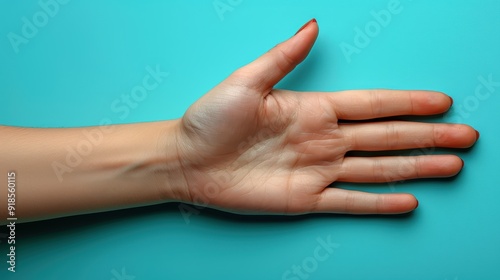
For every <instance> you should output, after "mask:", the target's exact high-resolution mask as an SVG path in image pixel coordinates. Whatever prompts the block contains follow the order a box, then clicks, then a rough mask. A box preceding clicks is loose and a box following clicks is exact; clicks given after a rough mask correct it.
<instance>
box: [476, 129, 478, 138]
mask: <svg viewBox="0 0 500 280" xmlns="http://www.w3.org/2000/svg"><path fill="white" fill-rule="evenodd" d="M477 139H479V131H477V130H476V140H477Z"/></svg>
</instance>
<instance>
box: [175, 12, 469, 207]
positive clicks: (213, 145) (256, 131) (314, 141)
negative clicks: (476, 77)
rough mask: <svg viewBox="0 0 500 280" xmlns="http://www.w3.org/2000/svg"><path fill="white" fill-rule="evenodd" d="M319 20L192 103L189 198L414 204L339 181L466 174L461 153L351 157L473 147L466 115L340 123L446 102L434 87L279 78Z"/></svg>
mask: <svg viewBox="0 0 500 280" xmlns="http://www.w3.org/2000/svg"><path fill="white" fill-rule="evenodd" d="M317 35H318V26H317V24H316V21H314V20H313V21H310V22H309V23H307V24H306V25H305V26H304V27H303V29H301V30H300V31H299V32H298V33H297V34H296V35H295V36H293V37H292V38H290V39H289V40H287V41H285V42H283V43H281V44H279V45H278V46H276V47H275V48H273V49H272V50H270V51H269V52H268V53H266V54H264V55H263V56H262V57H260V58H258V59H257V60H255V61H254V62H252V63H250V64H249V65H246V66H244V67H243V68H240V69H238V70H237V71H235V72H234V73H233V74H232V75H230V76H229V77H228V78H227V79H226V80H224V81H223V82H222V83H221V84H219V85H218V86H216V87H215V88H214V89H212V90H211V91H210V92H208V93H207V94H206V95H205V96H203V97H202V98H201V99H200V100H199V101H198V102H196V103H195V104H194V105H193V106H191V107H190V108H189V110H188V111H187V112H186V114H185V115H184V117H183V118H182V120H181V121H180V122H179V131H180V134H179V136H178V142H177V143H178V152H179V156H180V158H181V159H182V160H181V164H182V168H183V171H184V177H185V180H186V185H187V186H188V187H187V188H188V191H187V192H186V193H185V198H184V200H185V201H188V202H192V203H198V204H204V205H207V206H209V207H213V208H217V209H222V210H225V211H230V212H237V213H252V214H259V213H276V214H303V213H310V212H327V213H351V214H390V213H405V212H409V211H412V210H413V209H415V208H416V207H417V205H418V202H417V200H416V199H415V197H414V196H413V195H411V194H372V193H364V192H357V191H350V190H344V189H339V188H335V187H328V186H329V185H330V184H332V182H335V181H344V182H387V181H396V180H406V179H413V178H426V177H449V176H453V175H455V174H457V173H458V172H459V171H460V170H461V168H462V166H463V161H462V160H461V159H460V158H459V157H457V156H454V155H422V156H410V157H402V156H401V157H395V156H387V157H349V156H346V153H347V152H349V151H353V150H359V151H385V150H400V149H414V148H424V147H449V148H465V147H469V146H471V145H473V144H474V142H475V141H476V139H477V137H478V134H477V132H476V131H475V130H474V129H473V128H471V127H469V126H466V125H457V124H430V123H418V122H403V121H384V122H371V123H370V122H360V123H358V122H356V123H352V122H351V123H341V122H339V120H363V121H364V120H367V121H369V120H370V119H376V118H381V117H388V116H401V115H432V114H439V113H443V112H445V111H447V110H448V109H449V107H450V106H451V104H452V100H451V98H450V97H448V96H446V95H445V94H442V93H439V92H432V91H396V90H353V91H343V92H334V93H326V92H294V91H289V90H278V89H274V88H273V87H274V86H275V84H276V83H277V82H278V81H280V80H281V79H282V78H283V77H284V76H285V75H286V74H287V73H289V72H290V71H291V70H292V69H294V67H295V66H296V65H297V64H298V63H300V62H301V61H302V60H303V59H304V58H305V57H306V56H307V54H308V53H309V51H310V49H311V48H312V46H313V44H314V41H315V40H316V37H317Z"/></svg>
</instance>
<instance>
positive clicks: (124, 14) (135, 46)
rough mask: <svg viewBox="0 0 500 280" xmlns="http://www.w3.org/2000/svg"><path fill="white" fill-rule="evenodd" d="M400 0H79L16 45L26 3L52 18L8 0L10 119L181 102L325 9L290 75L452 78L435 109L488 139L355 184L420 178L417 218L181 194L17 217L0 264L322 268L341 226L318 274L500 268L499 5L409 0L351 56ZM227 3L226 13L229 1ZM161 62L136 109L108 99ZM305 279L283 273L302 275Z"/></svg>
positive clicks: (94, 269)
mask: <svg viewBox="0 0 500 280" xmlns="http://www.w3.org/2000/svg"><path fill="white" fill-rule="evenodd" d="M42 2H43V1H42ZM389 2H390V1H389V0H376V1H375V0H370V1H368V0H366V1H361V0H356V1H347V0H344V1H327V0H324V1H290V0H280V1H263V0H261V1H249V0H244V1H237V0H220V1H213V0H210V1H180V0H178V1H159V0H158V1H97V0H92V1H70V2H69V3H67V4H64V5H63V4H59V10H58V11H57V13H55V14H54V16H53V17H50V16H49V17H47V19H48V21H47V23H46V24H45V25H43V26H41V27H40V28H38V30H37V32H36V33H35V34H34V36H32V38H29V39H28V42H27V43H25V44H24V43H23V44H20V45H19V46H18V52H17V53H16V52H15V48H14V47H13V45H12V44H11V42H10V41H9V37H8V36H9V34H10V32H13V33H15V34H17V35H22V27H23V24H24V23H23V21H22V18H23V17H26V18H27V19H28V20H29V21H30V22H33V16H34V15H37V16H38V17H39V18H38V21H40V20H42V21H43V19H44V18H43V15H42V14H40V11H42V13H43V9H42V7H41V6H40V4H39V3H38V2H37V1H22V3H21V4H19V3H17V2H16V1H1V2H0V20H1V24H0V34H1V37H0V95H1V100H2V102H1V108H0V123H2V124H6V125H19V126H36V127H71V126H87V125H97V124H99V123H100V122H101V121H102V120H107V119H109V120H111V121H112V122H113V123H134V122H142V121H154V120H163V119H172V118H178V117H181V116H182V114H183V112H184V111H185V110H186V108H187V107H188V106H189V105H190V104H191V103H193V102H194V101H195V100H197V99H198V98H199V97H200V96H201V95H203V94H204V93H205V92H207V91H208V90H209V89H210V88H212V87H213V86H214V85H216V84H217V83H218V82H219V81H221V80H223V79H224V78H225V77H226V76H227V75H228V74H229V73H231V72H232V71H233V70H235V69H236V68H238V67H240V66H242V65H244V64H246V63H248V62H250V61H251V60H253V59H254V58H256V57H257V56H259V55H260V54H262V53H263V52H265V51H266V50H268V49H269V48H270V47H272V46H274V45H275V44H277V43H279V42H280V41H282V40H285V39H287V38H288V37H290V36H291V35H293V34H294V33H295V31H296V30H297V29H298V28H299V27H300V26H301V25H302V24H303V23H305V22H306V21H308V20H309V19H310V18H313V17H315V18H316V19H317V20H318V23H319V25H320V35H319V38H318V41H317V43H316V45H315V47H314V48H313V50H312V52H311V54H310V55H309V57H308V58H307V60H306V61H305V62H304V63H303V64H302V65H301V66H299V67H298V68H297V69H296V70H295V71H294V72H293V73H292V74H291V75H289V76H288V77H287V78H285V80H283V81H282V82H281V83H280V84H279V87H281V88H288V89H294V90H322V91H335V90H341V89H355V88H402V89H433V90H439V91H444V92H446V93H448V94H449V95H451V96H452V97H453V98H454V100H455V103H454V108H453V109H452V110H451V111H450V112H448V113H446V114H445V115H443V116H440V117H437V118H423V119H424V120H429V121H450V122H464V123H467V124H470V125H473V126H474V127H475V128H477V129H478V130H479V131H480V132H481V139H480V140H479V142H478V143H477V144H476V146H475V147H474V148H472V149H469V150H464V151H450V150H438V151H437V152H440V153H442V152H453V153H456V154H458V155H460V156H461V157H462V158H463V159H464V160H465V167H464V169H463V171H462V173H461V174H460V175H459V176H457V177H455V178H452V179H444V180H419V181H412V182H405V183H397V184H392V185H391V184H380V185H376V186H372V185H347V184H343V185H342V186H343V187H346V188H355V189H361V190H369V191H374V192H394V191H397V192H411V193H413V194H415V195H416V196H417V198H418V199H419V201H420V206H419V208H418V209H417V210H416V211H415V212H414V213H413V214H410V215H403V216H391V217H384V216H378V217H377V216H343V215H308V216H300V217H248V216H237V215H231V214H226V213H221V212H218V211H214V210H209V209H199V212H198V213H197V214H193V215H191V216H190V217H188V218H187V219H185V218H186V217H183V215H182V214H181V212H180V211H179V209H178V205H177V204H170V205H159V206H153V207H144V208H138V209H129V210H123V211H115V212H110V213H103V214H95V215H85V216H79V217H70V218H64V219H57V220H51V221H43V222H36V223H29V224H23V225H18V227H17V243H18V245H17V272H16V273H15V274H13V273H9V272H8V271H7V264H6V262H5V261H6V259H7V257H6V254H7V247H6V239H5V235H3V236H0V237H4V238H3V239H0V240H2V243H1V244H0V246H1V247H0V249H1V251H0V252H1V255H2V256H3V257H1V260H2V261H1V262H0V263H1V265H0V266H1V270H0V275H1V276H0V278H1V279H108V280H109V279H116V280H120V279H136V280H141V279H200V278H203V279H217V278H227V279H282V277H283V276H284V273H285V272H286V271H287V270H289V269H291V267H292V266H293V265H302V264H303V263H304V261H306V263H305V265H311V257H313V256H314V254H313V253H314V250H315V248H316V247H317V246H318V245H319V243H318V241H317V238H322V239H325V240H326V239H327V237H328V236H330V237H331V240H332V241H333V242H335V243H336V244H338V247H337V248H335V249H334V251H333V253H331V254H330V255H329V257H328V259H326V260H325V261H317V267H315V268H314V269H310V271H311V272H310V273H307V275H306V276H307V277H308V278H307V279H442V280H445V279H448V280H458V279H460V280H463V279H500V270H499V269H498V265H499V263H500V223H499V214H500V203H498V201H499V197H500V188H499V185H500V179H499V178H500V177H499V176H498V159H499V158H500V150H499V148H498V144H497V143H498V142H497V139H498V137H499V136H500V134H499V130H498V128H499V125H498V122H499V121H500V110H499V109H500V108H499V103H500V87H499V86H495V87H491V88H490V89H491V92H490V94H489V95H488V96H487V97H485V95H484V94H485V93H487V91H483V92H482V93H483V95H481V97H482V99H481V100H480V99H479V98H478V97H477V96H476V95H475V90H476V87H478V86H479V85H481V82H480V79H481V78H480V77H484V78H485V79H487V78H488V76H489V75H491V78H492V80H494V81H500V65H499V62H500V35H499V28H500V2H499V1H495V0H483V1H473V0H469V1H431V0H427V1H424V0H418V1H417V0H414V1H410V0H401V2H400V3H401V4H400V5H401V7H402V10H401V12H400V13H398V14H393V15H392V17H391V21H390V22H389V23H388V24H387V25H386V26H385V27H381V28H380V30H379V31H378V32H375V31H377V30H375V29H373V30H372V32H374V33H376V34H373V37H372V38H371V39H370V43H369V44H368V45H367V46H364V47H363V48H360V50H359V53H356V54H353V55H352V56H351V57H350V58H351V61H350V62H348V60H347V59H346V56H344V55H343V53H342V50H341V48H340V44H341V43H342V42H345V43H349V44H351V45H353V44H354V36H355V28H356V27H359V28H361V29H364V28H365V27H366V25H369V26H370V24H371V23H370V22H371V21H373V20H374V16H373V15H372V14H371V13H370V12H371V11H375V12H378V11H380V10H382V9H387V5H388V3H389ZM214 3H215V5H216V6H220V7H222V6H223V5H228V6H226V8H227V10H226V11H225V12H223V13H222V12H219V13H218V12H217V10H216V8H215V6H214ZM221 3H222V4H221ZM37 13H38V14H37ZM42 23H43V22H42ZM372 28H375V27H372ZM31 35H33V34H31ZM11 36H12V34H11ZM156 65H159V67H160V69H161V70H162V71H165V72H168V73H169V76H168V77H167V78H166V79H165V80H164V81H163V82H162V83H161V84H160V85H159V86H158V87H157V88H156V89H154V90H153V91H151V92H150V93H149V95H148V96H147V98H145V99H144V100H143V101H141V102H140V103H139V104H138V106H137V107H136V108H129V109H130V112H129V113H127V114H124V113H123V112H122V113H119V112H117V110H116V108H115V109H113V108H112V105H111V104H113V102H115V100H120V96H121V95H122V94H130V91H131V89H132V88H133V87H134V86H136V85H140V83H141V81H142V78H143V77H144V76H145V75H147V71H146V67H147V66H151V67H153V68H154V67H155V66H156ZM483 90H484V88H483ZM26 160H29V159H26ZM2 172H4V171H2ZM2 186H3V184H2ZM96 195H98V194H96ZM2 199H4V198H2ZM133 277H135V278H133ZM296 277H297V278H291V277H290V278H288V279H305V276H303V277H302V278H301V277H298V276H296ZM283 279H287V278H283Z"/></svg>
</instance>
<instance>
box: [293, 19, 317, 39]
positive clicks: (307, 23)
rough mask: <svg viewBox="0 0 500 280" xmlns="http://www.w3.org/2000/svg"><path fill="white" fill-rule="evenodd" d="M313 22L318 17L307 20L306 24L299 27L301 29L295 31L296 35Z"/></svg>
mask: <svg viewBox="0 0 500 280" xmlns="http://www.w3.org/2000/svg"><path fill="white" fill-rule="evenodd" d="M311 22H316V19H315V18H313V19H311V20H310V21H308V22H306V24H304V25H302V27H301V28H300V29H299V31H297V32H296V33H295V35H297V34H298V33H299V32H300V31H302V30H303V29H304V28H306V27H307V26H308V25H309V24H310V23H311Z"/></svg>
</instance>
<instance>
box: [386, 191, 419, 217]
mask: <svg viewBox="0 0 500 280" xmlns="http://www.w3.org/2000/svg"><path fill="white" fill-rule="evenodd" d="M417 207H418V200H417V199H416V198H415V196H414V195H412V194H409V193H399V194H390V195H388V197H386V200H385V203H384V207H383V209H381V210H382V211H381V212H382V213H385V214H404V213H408V212H411V211H413V210H415V209H416V208H417Z"/></svg>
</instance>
